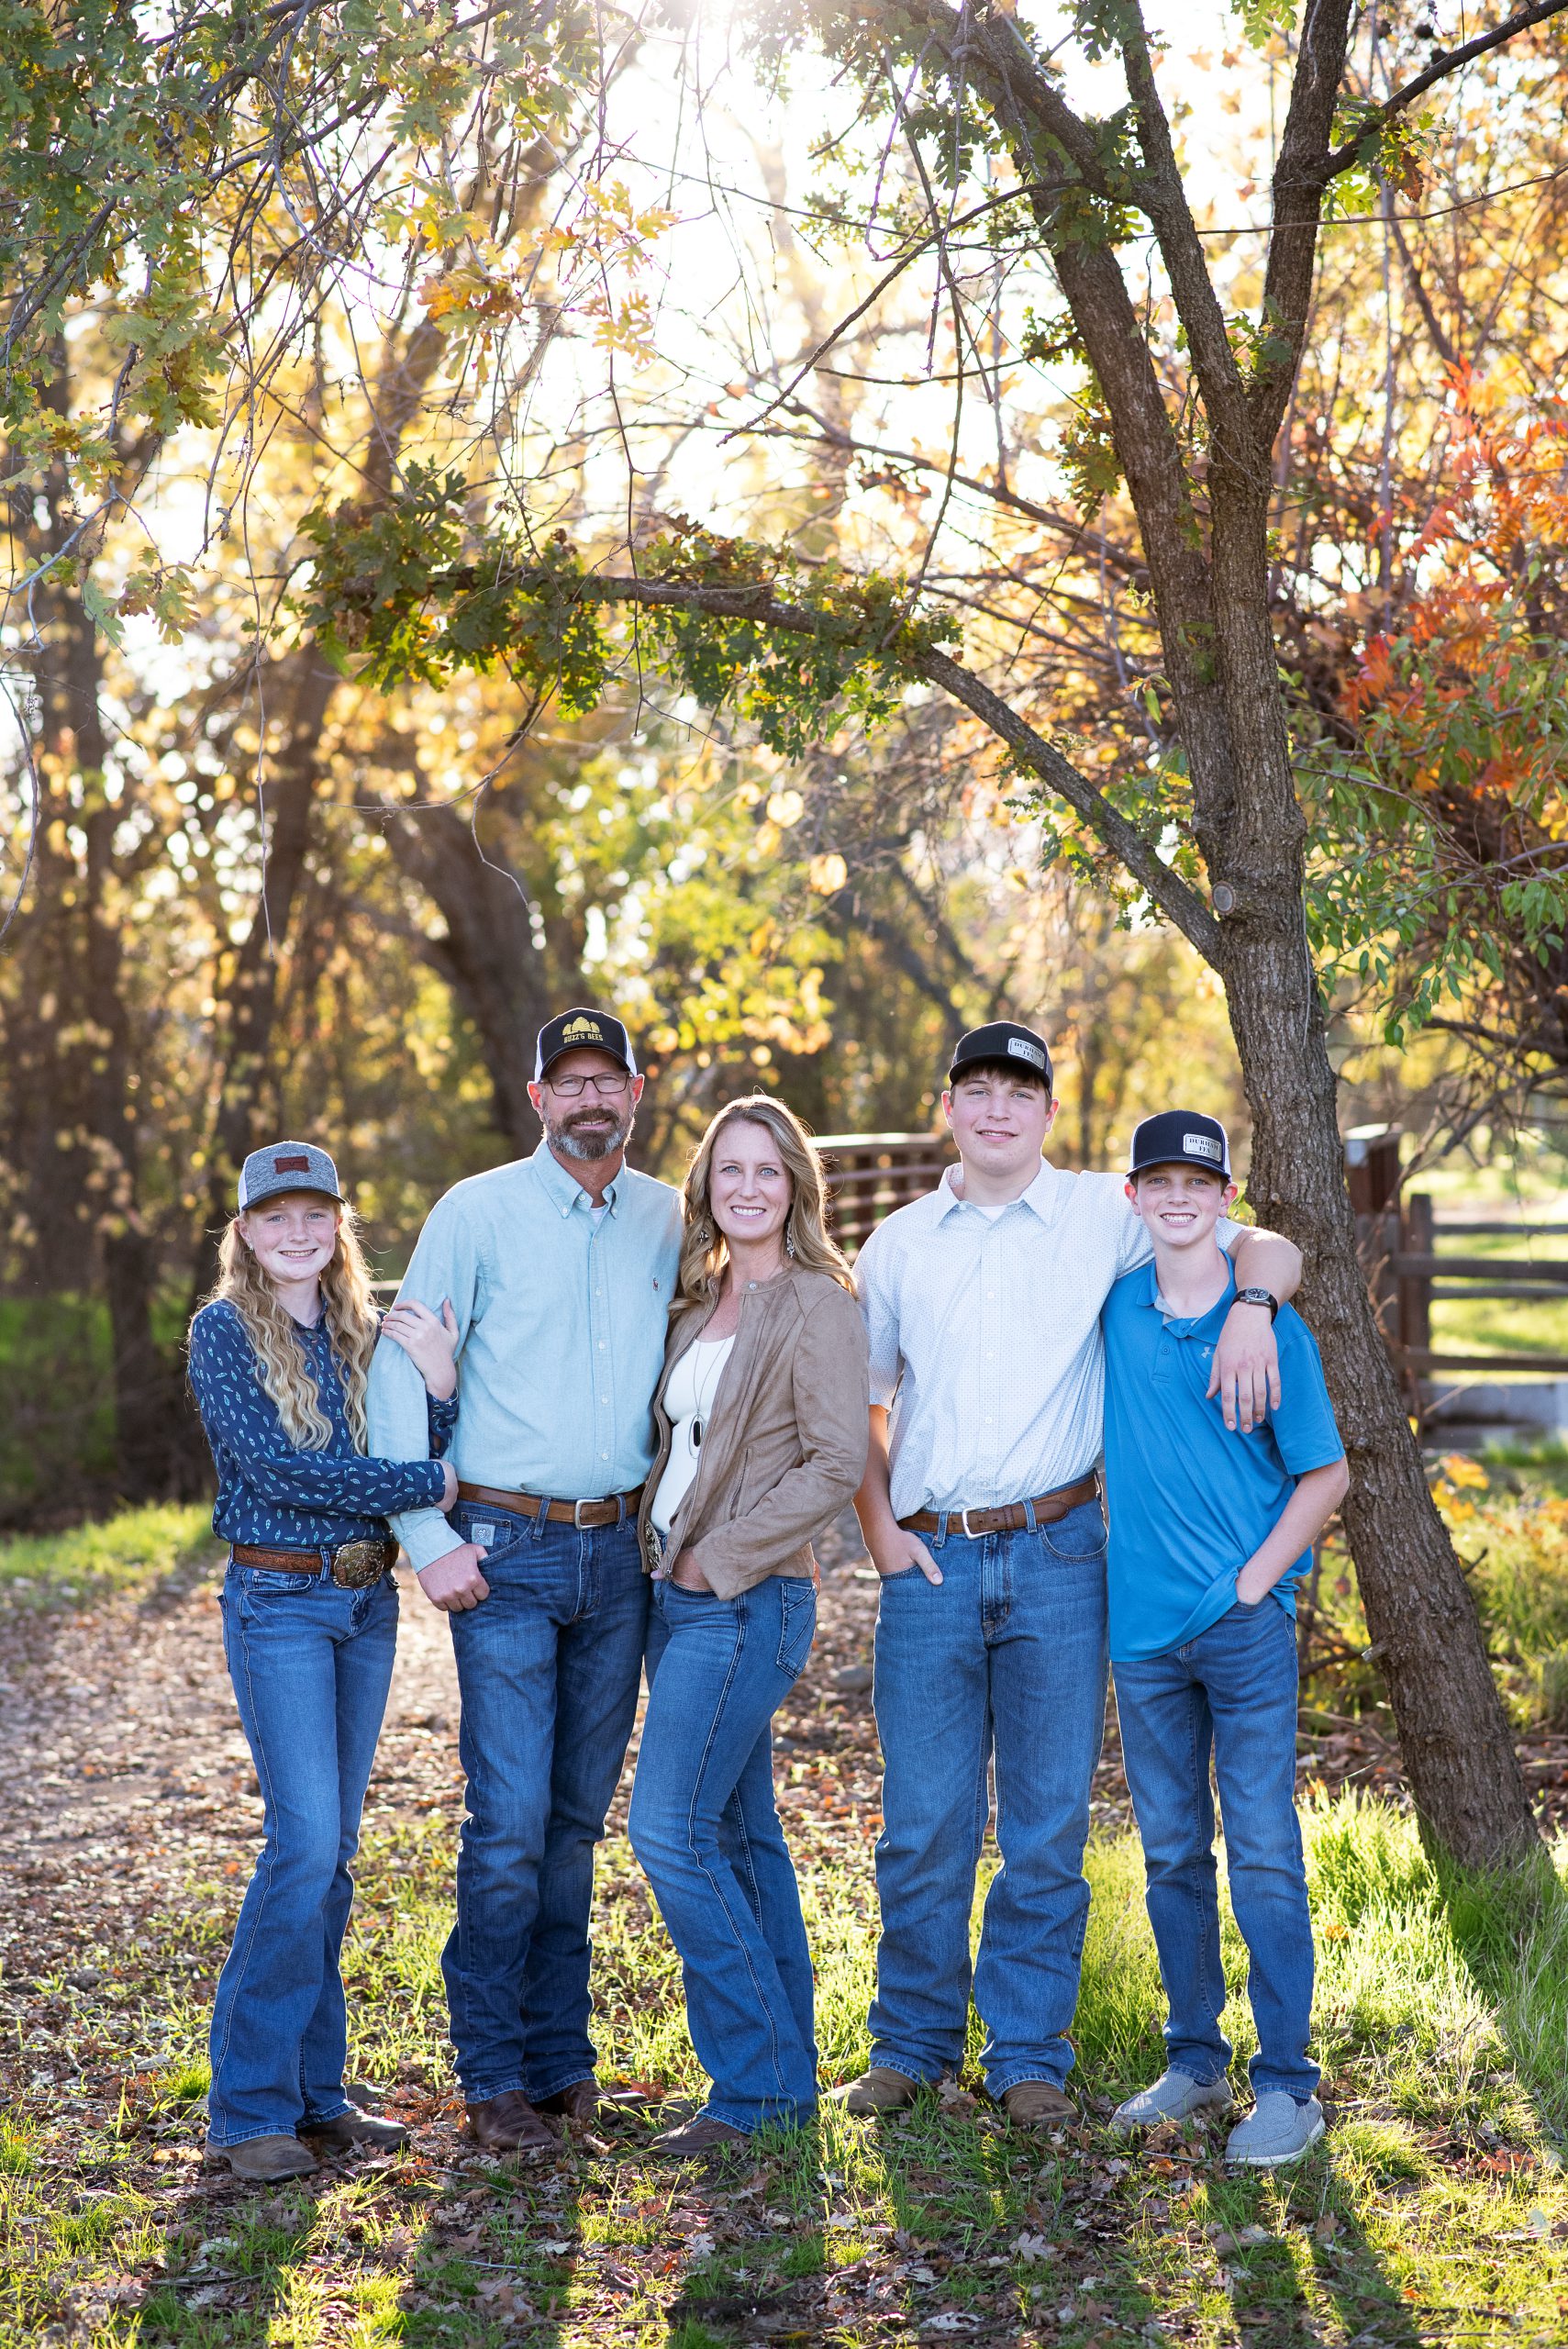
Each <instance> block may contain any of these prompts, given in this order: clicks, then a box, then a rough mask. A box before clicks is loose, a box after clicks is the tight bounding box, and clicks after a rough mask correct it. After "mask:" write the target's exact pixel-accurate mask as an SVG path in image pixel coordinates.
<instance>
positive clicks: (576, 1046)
mask: <svg viewBox="0 0 1568 2349" xmlns="http://www.w3.org/2000/svg"><path fill="white" fill-rule="evenodd" d="M584 1050H588V1051H591V1052H608V1054H609V1056H610V1058H611V1060H613V1061H618V1062H619V1063H620V1064H621V1066H622V1068H624V1069H625V1071H626V1073H627V1074H628V1076H635V1075H636V1074H637V1055H636V1053H635V1052H633V1051H632V1049H631V1038H630V1037H629V1036H628V1034H627V1032H626V1029H625V1026H624V1024H623V1023H622V1022H621V1021H620V1020H618V1019H617V1018H616V1016H615V1014H614V1012H612V1011H588V1010H584V1009H583V1008H577V1009H576V1010H573V1011H560V1012H557V1014H556V1016H555V1018H554V1019H547V1020H546V1021H545V1023H544V1026H543V1027H542V1028H541V1029H540V1030H539V1043H538V1045H537V1046H536V1048H535V1051H534V1083H535V1084H536V1085H537V1084H538V1083H539V1080H540V1078H541V1077H542V1076H543V1075H544V1073H545V1071H546V1070H547V1069H548V1068H549V1066H550V1063H551V1062H552V1061H558V1060H559V1059H560V1058H561V1055H562V1052H582V1051H584Z"/></svg>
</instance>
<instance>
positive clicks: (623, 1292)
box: [369, 1142, 681, 1568]
mask: <svg viewBox="0 0 1568 2349" xmlns="http://www.w3.org/2000/svg"><path fill="white" fill-rule="evenodd" d="M605 1200H606V1206H605V1210H604V1212H603V1213H602V1214H600V1215H595V1212H594V1208H593V1202H592V1200H591V1199H590V1198H589V1196H588V1194H587V1192H586V1191H585V1190H584V1188H583V1186H582V1185H581V1183H579V1182H577V1181H576V1180H575V1178H574V1177H573V1175H570V1174H568V1173H567V1171H566V1169H565V1167H563V1166H562V1165H561V1164H560V1163H559V1162H558V1161H557V1160H556V1159H555V1158H553V1157H552V1156H551V1154H550V1151H549V1150H548V1149H547V1148H546V1147H545V1145H544V1144H543V1143H542V1142H541V1143H540V1145H539V1149H538V1150H536V1151H535V1152H534V1153H533V1156H532V1157H531V1158H520V1159H517V1160H516V1161H514V1163H512V1164H511V1165H509V1166H498V1167H496V1168H495V1169H494V1170H493V1172H491V1173H490V1174H488V1175H472V1176H471V1177H470V1178H469V1180H468V1181H467V1182H466V1183H459V1184H458V1185H457V1186H455V1187H454V1188H453V1189H452V1190H450V1191H449V1192H448V1193H447V1195H446V1197H445V1198H443V1199H442V1200H440V1201H439V1204H438V1205H437V1206H436V1207H435V1208H434V1209H433V1210H432V1211H431V1214H430V1218H429V1220H428V1222H427V1224H426V1226H425V1229H424V1230H423V1231H422V1232H421V1233H420V1235H419V1243H418V1245H417V1248H416V1249H415V1251H414V1255H413V1260H412V1262H411V1263H410V1264H409V1266H408V1271H407V1273H406V1276H405V1278H404V1282H403V1286H402V1288H401V1289H400V1291H399V1295H400V1296H402V1297H417V1299H418V1300H419V1302H420V1303H421V1304H424V1305H428V1307H429V1308H430V1309H431V1310H432V1312H436V1313H439V1311H440V1308H441V1300H442V1299H443V1297H450V1299H451V1303H452V1309H453V1311H454V1312H455V1313H456V1315H457V1322H458V1330H459V1354H458V1393H459V1396H460V1398H461V1403H462V1409H461V1412H460V1415H459V1419H458V1433H457V1441H456V1442H454V1444H453V1445H452V1448H451V1455H450V1456H451V1460H452V1464H453V1466H454V1467H455V1468H456V1470H457V1473H458V1475H459V1476H460V1478H461V1479H462V1481H463V1483H465V1484H473V1485H497V1486H502V1487H504V1488H505V1489H506V1491H508V1492H527V1493H547V1494H549V1495H550V1497H551V1498H552V1499H558V1500H588V1499H592V1498H595V1497H597V1496H598V1495H600V1494H602V1493H624V1492H630V1491H632V1490H633V1489H634V1487H635V1486H639V1485H640V1484H641V1483H642V1481H643V1479H644V1477H645V1476H646V1475H647V1474H648V1471H649V1469H650V1468H651V1466H652V1464H653V1454H654V1449H655V1440H654V1429H653V1412H652V1400H653V1389H654V1387H655V1386H656V1385H657V1384H658V1380H659V1374H660V1371H661V1370H662V1367H663V1363H664V1325H665V1321H666V1319H667V1317H668V1314H669V1310H670V1301H671V1298H672V1297H673V1295H674V1290H675V1274H676V1266H677V1263H678V1260H679V1255H680V1240H681V1202H680V1195H679V1193H678V1192H675V1191H673V1190H672V1189H671V1188H670V1186H669V1185H668V1184H667V1183H660V1182H656V1181H655V1180H654V1178H653V1177H652V1176H651V1175H638V1174H634V1173H633V1172H632V1171H631V1169H630V1168H629V1167H628V1168H623V1169H622V1171H621V1173H620V1174H619V1175H617V1177H616V1179H615V1181H614V1182H613V1183H612V1184H610V1186H608V1188H607V1189H606V1193H605ZM369 1414H370V1445H371V1450H372V1451H373V1453H376V1454H378V1455H379V1456H381V1457H383V1458H385V1459H394V1460H412V1459H426V1458H428V1438H427V1430H426V1413H425V1385H424V1381H423V1379H422V1378H421V1377H420V1375H419V1374H418V1372H417V1370H416V1369H415V1367H414V1365H413V1364H412V1363H411V1362H410V1361H409V1359H408V1357H407V1355H406V1353H403V1352H402V1351H401V1350H400V1348H398V1347H396V1346H395V1345H393V1344H392V1343H391V1342H390V1341H386V1342H384V1343H383V1344H382V1345H381V1346H379V1347H378V1348H377V1350H376V1355H375V1360H374V1362H373V1364H372V1365H371V1377H370V1395H369ZM392 1523H393V1526H394V1529H395V1531H396V1534H397V1538H398V1540H399V1541H400V1542H402V1543H403V1546H404V1548H405V1549H406V1551H407V1553H408V1555H409V1557H410V1558H411V1560H412V1561H413V1563H414V1565H415V1566H416V1568H420V1567H424V1566H428V1565H431V1564H434V1563H435V1561H436V1559H438V1558H439V1557H443V1556H444V1555H445V1554H446V1553H447V1552H448V1551H449V1550H453V1549H456V1548H457V1547H458V1546H459V1545H458V1537H457V1535H456V1533H455V1532H454V1531H453V1530H452V1528H451V1526H450V1524H449V1523H448V1521H447V1520H446V1519H445V1518H444V1517H443V1516H442V1515H441V1514H440V1512H439V1509H415V1510H411V1511H406V1512H404V1513H403V1514H402V1515H399V1516H395V1517H394V1519H393V1520H392Z"/></svg>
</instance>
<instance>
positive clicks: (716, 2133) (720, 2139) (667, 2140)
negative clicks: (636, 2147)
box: [648, 2112, 747, 2159]
mask: <svg viewBox="0 0 1568 2349" xmlns="http://www.w3.org/2000/svg"><path fill="white" fill-rule="evenodd" d="M745 2143H747V2135H746V2132H745V2130H744V2129H737V2128H735V2127H734V2126H733V2124H732V2123H731V2122H729V2121H716V2120H715V2119H714V2117H713V2115H712V2114H711V2113H710V2112H699V2113H698V2115H697V2117H696V2119H695V2121H683V2122H682V2124H681V2126H680V2127H679V2128H678V2129H665V2130H662V2131H661V2132H660V2133H659V2135H658V2136H657V2137H655V2138H654V2140H653V2142H652V2143H651V2145H650V2146H649V2148H648V2150H649V2152H650V2153H651V2154H674V2155H675V2156H676V2158H677V2159H678V2158H679V2157H680V2156H681V2155H682V2154H711V2153H717V2151H718V2149H719V2148H720V2147H721V2146H724V2145H744V2144H745Z"/></svg>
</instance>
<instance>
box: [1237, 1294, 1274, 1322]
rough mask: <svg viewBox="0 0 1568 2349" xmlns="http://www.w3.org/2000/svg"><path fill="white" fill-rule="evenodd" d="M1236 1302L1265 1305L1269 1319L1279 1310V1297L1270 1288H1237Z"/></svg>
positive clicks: (1239, 1303)
mask: <svg viewBox="0 0 1568 2349" xmlns="http://www.w3.org/2000/svg"><path fill="white" fill-rule="evenodd" d="M1236 1303H1237V1304H1238V1305H1266V1306H1267V1307H1268V1308H1269V1319H1270V1320H1271V1321H1272V1320H1273V1319H1274V1318H1275V1316H1276V1315H1277V1313H1278V1312H1279V1299H1278V1297H1276V1296H1275V1295H1274V1293H1273V1290H1272V1289H1267V1288H1239V1289H1238V1290H1237V1292H1236Z"/></svg>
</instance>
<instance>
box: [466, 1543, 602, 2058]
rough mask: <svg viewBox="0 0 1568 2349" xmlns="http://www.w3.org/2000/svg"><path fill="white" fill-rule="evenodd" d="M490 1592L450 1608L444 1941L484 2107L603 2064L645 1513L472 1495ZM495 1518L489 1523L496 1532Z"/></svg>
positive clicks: (468, 2052) (470, 2056) (467, 2052)
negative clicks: (486, 1504) (610, 1921)
mask: <svg viewBox="0 0 1568 2349" xmlns="http://www.w3.org/2000/svg"><path fill="white" fill-rule="evenodd" d="M452 1522H453V1524H454V1525H455V1526H456V1528H457V1530H458V1531H459V1532H460V1533H461V1535H462V1539H463V1540H464V1541H465V1542H471V1541H473V1539H474V1538H475V1529H476V1528H478V1529H480V1538H481V1539H484V1541H485V1546H486V1547H487V1548H488V1550H489V1553H490V1554H489V1556H488V1557H487V1558H486V1559H485V1560H484V1567H483V1572H484V1578H485V1580H486V1582H488V1584H489V1585H490V1596H489V1598H485V1599H482V1600H481V1602H480V1604H479V1605H478V1606H477V1607H475V1608H473V1609H470V1610H468V1611H467V1612H466V1613H458V1614H454V1615H453V1616H452V1617H451V1631H452V1648H453V1651H454V1653H455V1654H456V1657H457V1677H458V1687H459V1690H460V1691H461V1694H462V1729H461V1732H460V1736H459V1752H460V1753H461V1755H462V1766H463V1768H464V1770H465V1771H466V1772H467V1774H468V1816H467V1818H466V1819H465V1820H464V1821H463V1827H462V1842H461V1844H460V1846H459V1850H458V1862H457V1922H456V1923H455V1925H454V1926H453V1927H452V1931H451V1935H450V1939H449V1941H448V1943H447V1945H446V1948H445V1950H444V1952H443V1953H442V1956H441V1972H442V1975H443V1976H445V1979H446V1986H447V1999H448V2003H449V2006H450V2009H451V2034H452V2042H453V2044H454V2045H455V2047H456V2049H457V2068H458V2076H459V2078H460V2079H461V2080H462V2089H463V2094H464V2096H465V2097H466V2099H468V2101H469V2102H470V2103H471V2104H478V2103H483V2102H484V2101H486V2100H487V2099H489V2098H491V2097H496V2096H502V2095H504V2094H506V2091H507V2090H509V2089H517V2088H520V2089H521V2090H522V2091H523V2093H524V2094H525V2095H526V2096H528V2097H529V2098H531V2099H533V2101H534V2102H535V2103H536V2104H537V2103H539V2101H540V2100H541V2099H544V2098H546V2097H550V2096H554V2095H556V2094H557V2093H558V2091H559V2090H561V2089H562V2088H565V2087H571V2086H572V2084H573V2081H576V2080H585V2079H587V2078H589V2077H590V2076H592V2073H593V2070H594V2065H595V2060H596V2058H595V2047H594V2043H593V2041H592V2040H591V2039H590V2038H589V2036H588V2022H589V2018H590V2016H591V2014H592V2011H593V2001H592V1998H590V1996H589V1991H588V1912H589V1909H590V1907H591V1906H592V1902H593V1897H594V1846H595V1843H596V1842H598V1841H599V1838H600V1837H601V1836H602V1835H603V1833H604V1831H605V1814H606V1811H607V1810H608V1809H609V1807H610V1802H611V1799H612V1798H613V1796H614V1794H615V1790H616V1784H617V1780H618V1778H619V1776H620V1766H621V1764H622V1762H623V1761H624V1760H625V1758H626V1748H627V1741H628V1738H629V1737H630V1735H631V1726H632V1722H633V1720H635V1719H636V1716H637V1692H638V1684H639V1680H640V1678H641V1673H642V1650H643V1644H644V1642H645V1640H646V1637H647V1631H648V1583H647V1577H646V1576H645V1575H644V1574H643V1571H642V1562H641V1559H640V1557H639V1553H638V1544H637V1527H636V1521H635V1520H633V1519H628V1520H626V1521H625V1522H624V1523H622V1524H619V1525H609V1526H602V1527H599V1528H597V1529H595V1530H594V1531H586V1530H584V1531H578V1530H577V1528H576V1527H575V1526H572V1525H551V1524H550V1523H549V1522H548V1521H541V1520H539V1519H537V1518H533V1517H517V1516H511V1515H508V1514H507V1513H506V1512H505V1511H503V1510H497V1509H494V1508H482V1507H480V1506H478V1505H477V1504H471V1503H469V1502H466V1501H464V1502H460V1503H459V1505H458V1508H456V1510H455V1511H454V1512H453V1517H452ZM486 1530H487V1531H486Z"/></svg>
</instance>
